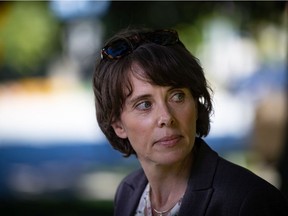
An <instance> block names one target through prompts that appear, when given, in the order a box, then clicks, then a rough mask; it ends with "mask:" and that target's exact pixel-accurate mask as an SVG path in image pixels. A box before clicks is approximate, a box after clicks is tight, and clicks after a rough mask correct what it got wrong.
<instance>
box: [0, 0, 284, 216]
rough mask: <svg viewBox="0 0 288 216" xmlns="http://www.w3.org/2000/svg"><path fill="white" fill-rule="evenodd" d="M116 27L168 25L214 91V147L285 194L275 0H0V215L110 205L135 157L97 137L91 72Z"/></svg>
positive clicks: (92, 211) (279, 25) (89, 211)
mask: <svg viewBox="0 0 288 216" xmlns="http://www.w3.org/2000/svg"><path fill="white" fill-rule="evenodd" d="M127 26H144V27H153V28H166V27H167V28H175V29H176V30H178V32H179V36H180V39H181V40H182V42H183V43H184V44H185V45H186V46H187V48H188V49H189V50H190V51H191V52H192V53H193V54H194V55H196V56H197V57H198V58H199V60H200V62H201V64H202V66H203V68H204V71H205V73H206V76H207V79H208V80H209V82H210V84H211V86H212V88H213V90H214V107H215V111H214V115H213V117H212V126H211V133H210V135H209V136H208V137H207V138H206V140H207V142H208V143H209V145H210V146H211V147H212V148H214V149H215V150H216V151H217V152H218V153H219V154H220V155H222V156H223V157H225V158H227V159H228V160H231V161H233V162H235V163H237V164H240V165H242V166H244V167H246V168H248V169H250V170H252V171H253V172H255V173H256V174H258V175H259V176H261V177H262V178H264V179H266V180H267V181H269V182H270V183H272V184H273V185H275V186H276V187H278V188H279V189H280V190H282V191H283V193H285V194H286V195H287V194H288V192H287V191H288V190H287V187H288V180H287V175H288V170H287V169H288V168H287V164H288V161H287V158H288V156H287V146H288V144H287V140H288V138H287V122H288V121H287V86H288V85H287V81H288V79H287V76H288V70H287V48H288V43H287V40H288V39H287V33H288V30H287V29H288V4H287V3H286V2H285V1H269V2H268V1H267V2H266V1H265V2H259V1H254V2H246V1H244V2H242V1H224V2H217V1H211V2H209V1H203V2H200V1H199V2H197V1H126V2H124V1H108V0H107V1H105V0H104V1H86V0H82V1H59V0H56V1H38V2H36V1H35V2H28V1H25V2H22V1H17V2H16V1H15V2H13V1H9V2H0V208H1V210H2V209H3V210H4V209H5V210H7V211H9V215H112V214H113V203H112V200H113V196H114V193H115V190H116V188H117V185H118V184H119V182H120V180H121V179H122V178H123V177H124V176H125V175H126V174H127V173H129V172H131V171H132V170H134V169H136V168H137V167H138V166H139V165H138V162H137V160H136V159H135V158H129V159H125V158H123V157H122V156H121V155H120V153H117V152H115V151H114V150H113V149H112V148H111V147H110V146H109V144H108V143H107V141H106V139H105V138H104V136H103V134H102V133H101V131H100V130H99V128H98V125H97V122H96V118H95V108H94V99H93V91H92V82H91V77H92V73H93V68H94V62H95V59H96V58H97V57H99V55H100V52H99V50H100V49H101V46H102V44H103V42H104V41H105V40H106V39H107V38H109V37H110V36H112V35H113V34H114V33H116V32H117V31H118V30H120V29H122V28H126V27H127Z"/></svg>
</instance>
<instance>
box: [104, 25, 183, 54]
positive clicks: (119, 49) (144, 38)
mask: <svg viewBox="0 0 288 216" xmlns="http://www.w3.org/2000/svg"><path fill="white" fill-rule="evenodd" d="M178 41H179V37H178V33H177V32H176V31H175V30H172V29H163V30H156V31H149V32H142V33H139V34H135V35H132V36H130V37H128V38H121V39H118V40H115V41H112V42H110V43H108V44H107V45H106V46H105V47H104V48H103V49H102V50H101V59H105V58H106V59H119V58H121V57H123V56H126V55H128V54H129V53H131V52H133V50H135V49H136V48H137V47H138V46H139V45H141V44H143V43H154V44H158V45H163V46H167V45H173V44H176V43H177V42H178Z"/></svg>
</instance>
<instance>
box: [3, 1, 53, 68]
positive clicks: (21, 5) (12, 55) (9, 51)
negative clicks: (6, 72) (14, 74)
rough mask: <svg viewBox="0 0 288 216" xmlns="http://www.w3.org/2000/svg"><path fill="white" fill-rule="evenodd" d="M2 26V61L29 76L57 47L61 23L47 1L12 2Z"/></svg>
mask: <svg viewBox="0 0 288 216" xmlns="http://www.w3.org/2000/svg"><path fill="white" fill-rule="evenodd" d="M6 10H7V11H6V13H5V15H4V17H2V19H3V21H2V22H1V24H0V48H2V50H1V53H2V62H0V64H4V65H8V67H10V68H12V69H13V70H16V71H18V73H29V71H30V70H29V69H31V68H33V67H37V66H38V65H39V64H41V63H43V61H44V60H45V59H47V58H48V57H49V56H50V55H51V53H52V51H53V48H55V45H56V44H57V43H55V41H56V39H57V33H58V23H57V20H56V19H55V18H54V17H53V15H52V14H51V12H50V11H49V8H48V6H47V3H45V2H13V3H11V4H9V5H8V6H7V7H6Z"/></svg>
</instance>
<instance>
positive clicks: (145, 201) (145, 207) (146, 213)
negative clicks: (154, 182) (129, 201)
mask: <svg viewBox="0 0 288 216" xmlns="http://www.w3.org/2000/svg"><path fill="white" fill-rule="evenodd" d="M181 203H182V198H181V199H180V200H179V201H178V202H177V203H176V204H175V206H174V207H173V208H172V209H171V210H170V211H168V212H167V213H165V214H163V216H164V215H165V216H177V215H178V213H179V210H180V206H181ZM154 215H159V216H160V215H161V214H157V213H156V212H155V214H154ZM135 216H153V209H152V206H151V201H150V184H149V183H148V184H147V185H146V188H145V190H144V192H143V194H142V196H141V199H140V202H139V204H138V207H137V210H136V212H135Z"/></svg>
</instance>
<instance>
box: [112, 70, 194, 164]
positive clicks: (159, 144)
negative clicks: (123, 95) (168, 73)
mask: <svg viewBox="0 0 288 216" xmlns="http://www.w3.org/2000/svg"><path fill="white" fill-rule="evenodd" d="M136 70H142V69H141V68H139V67H136ZM131 84H132V87H133V93H132V94H131V95H130V96H129V97H128V98H127V99H126V101H125V104H124V107H123V111H122V113H121V116H120V120H119V121H117V122H115V123H113V125H112V126H113V128H114V130H115V133H116V134H117V135H118V136H119V137H120V138H123V139H125V138H128V139H129V141H130V143H131V145H132V147H133V149H134V150H135V152H136V154H137V157H138V159H139V161H140V162H141V163H146V164H147V163H148V164H149V163H154V164H159V165H160V164H161V165H172V164H174V163H177V162H181V161H183V160H184V159H185V158H186V157H187V156H188V155H189V154H190V153H191V150H192V148H193V146H194V140H195V135H196V120H197V107H196V103H195V100H194V98H193V96H192V94H191V93H190V91H189V89H187V88H173V87H169V86H168V87H163V86H156V85H151V84H150V83H148V82H146V81H143V80H141V79H138V78H137V77H135V76H134V75H131Z"/></svg>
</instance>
